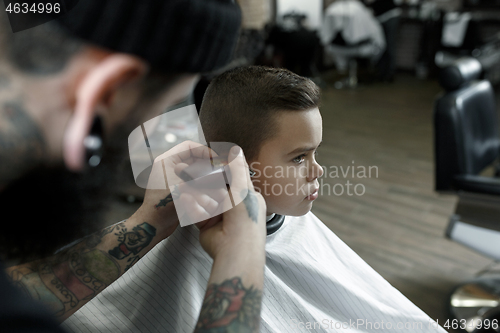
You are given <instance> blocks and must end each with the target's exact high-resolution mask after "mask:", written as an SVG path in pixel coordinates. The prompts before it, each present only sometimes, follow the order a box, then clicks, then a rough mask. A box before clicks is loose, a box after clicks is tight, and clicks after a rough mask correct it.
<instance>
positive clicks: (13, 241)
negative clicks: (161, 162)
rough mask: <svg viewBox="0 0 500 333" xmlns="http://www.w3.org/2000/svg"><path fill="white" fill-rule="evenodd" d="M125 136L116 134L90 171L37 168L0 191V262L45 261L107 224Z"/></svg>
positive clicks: (125, 145) (125, 141)
mask: <svg viewBox="0 0 500 333" xmlns="http://www.w3.org/2000/svg"><path fill="white" fill-rule="evenodd" d="M125 131H126V130H125V129H122V130H120V131H118V132H119V134H118V135H117V136H115V137H114V138H113V142H112V143H111V144H109V145H107V147H106V149H105V153H104V155H103V158H102V161H101V164H100V165H98V166H97V167H95V168H92V169H87V170H86V171H84V172H82V173H73V172H70V171H68V170H67V169H66V168H65V167H64V166H62V165H61V166H60V167H52V168H47V167H37V168H36V169H34V170H32V171H31V172H30V173H29V174H27V175H25V176H24V177H23V178H22V179H19V180H17V181H15V182H13V183H11V184H9V186H8V187H7V188H5V189H4V190H3V191H1V192H0V207H1V215H0V216H1V217H0V219H1V220H2V223H1V231H0V259H7V260H14V261H17V262H19V261H20V262H23V261H30V260H34V259H38V258H44V257H47V256H50V255H51V254H53V253H54V251H56V250H57V249H59V248H61V247H62V246H64V245H67V244H69V243H71V242H72V241H74V240H77V239H80V238H82V237H85V236H87V235H89V234H91V233H93V232H95V231H97V230H99V229H101V228H103V227H104V226H105V225H107V224H109V223H106V221H104V219H103V217H104V215H105V212H106V210H107V208H108V207H109V203H110V200H111V199H112V195H113V193H115V192H114V190H115V189H116V185H117V181H118V179H117V176H118V173H119V172H118V171H119V167H120V164H121V163H123V161H124V159H126V158H127V139H126V137H127V135H128V134H125V133H129V132H125ZM115 222H116V221H115Z"/></svg>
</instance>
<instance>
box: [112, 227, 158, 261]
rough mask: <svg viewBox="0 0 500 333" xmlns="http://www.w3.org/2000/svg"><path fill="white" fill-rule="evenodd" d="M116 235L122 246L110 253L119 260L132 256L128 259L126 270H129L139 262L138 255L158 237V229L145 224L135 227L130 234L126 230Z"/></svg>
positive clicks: (119, 245)
mask: <svg viewBox="0 0 500 333" xmlns="http://www.w3.org/2000/svg"><path fill="white" fill-rule="evenodd" d="M115 235H117V236H118V241H119V242H120V244H118V246H116V247H115V248H114V249H112V250H109V251H108V253H109V254H110V255H112V256H113V257H115V258H116V259H119V260H122V259H124V258H127V257H129V256H130V257H129V258H127V263H128V265H127V267H126V268H125V270H128V269H129V268H130V267H132V265H134V264H135V263H136V261H137V260H139V257H137V254H138V253H139V252H141V251H142V250H143V249H144V248H145V247H147V246H148V245H149V244H150V243H151V240H152V239H153V237H154V236H156V228H155V227H153V226H152V225H150V224H149V223H146V222H144V223H143V224H141V225H138V226H135V227H134V228H133V229H132V231H130V232H127V228H124V229H122V230H120V232H119V233H117V234H115ZM131 254H132V255H131Z"/></svg>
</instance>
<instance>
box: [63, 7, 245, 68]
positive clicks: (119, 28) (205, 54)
mask: <svg viewBox="0 0 500 333" xmlns="http://www.w3.org/2000/svg"><path fill="white" fill-rule="evenodd" d="M58 21H59V23H61V24H62V25H63V26H64V27H66V28H67V30H69V31H70V32H71V33H73V34H74V35H76V36H77V37H79V38H81V39H82V40H85V41H88V42H89V43H92V44H95V45H98V46H101V47H104V48H108V49H111V50H114V51H117V52H123V53H129V54H133V55H136V56H138V57H140V58H142V59H144V60H146V61H147V62H148V63H149V64H150V65H151V67H152V68H153V69H154V70H156V71H159V72H164V73H198V72H209V71H212V70H215V69H217V68H220V67H222V66H224V65H226V64H227V63H228V62H229V61H230V60H231V57H232V52H233V49H234V47H235V45H236V41H237V39H238V33H239V28H240V24H241V12H240V8H239V7H238V5H237V4H235V3H234V0H80V1H79V2H78V4H77V5H76V6H75V7H74V8H73V9H72V10H71V11H70V12H69V13H67V14H66V15H64V16H62V17H61V18H59V19H58Z"/></svg>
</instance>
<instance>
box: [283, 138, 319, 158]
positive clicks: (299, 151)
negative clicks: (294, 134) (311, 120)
mask: <svg viewBox="0 0 500 333" xmlns="http://www.w3.org/2000/svg"><path fill="white" fill-rule="evenodd" d="M322 142H323V141H321V142H320V143H319V145H318V147H319V146H321V143H322ZM318 147H300V148H297V149H294V150H293V151H291V152H289V153H288V154H287V155H292V154H297V153H303V152H306V151H311V150H314V149H316V148H318Z"/></svg>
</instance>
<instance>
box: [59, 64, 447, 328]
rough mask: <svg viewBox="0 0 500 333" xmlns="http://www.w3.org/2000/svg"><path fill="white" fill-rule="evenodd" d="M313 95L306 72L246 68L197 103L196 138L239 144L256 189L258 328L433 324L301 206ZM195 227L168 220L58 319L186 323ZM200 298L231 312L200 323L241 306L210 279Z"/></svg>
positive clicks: (73, 323)
mask: <svg viewBox="0 0 500 333" xmlns="http://www.w3.org/2000/svg"><path fill="white" fill-rule="evenodd" d="M319 97H320V94H319V89H318V87H317V86H316V85H315V84H314V83H313V82H312V81H311V80H309V79H306V78H303V77H300V76H298V75H296V74H294V73H292V72H289V71H287V70H284V69H272V68H265V67H255V66H254V67H246V68H239V69H235V70H232V71H229V72H226V73H224V74H222V75H220V76H219V77H217V78H215V79H214V80H213V81H212V83H211V84H210V86H209V88H208V90H207V92H206V94H205V96H204V100H203V104H202V108H201V112H200V122H201V125H202V128H203V131H204V134H205V138H206V141H207V142H209V143H210V142H233V143H235V144H237V145H239V146H240V147H242V149H243V151H244V153H245V157H246V158H247V161H248V164H249V166H250V169H251V173H252V174H253V177H252V180H253V182H254V186H255V187H256V189H257V190H259V191H260V192H261V194H262V195H263V196H264V198H265V200H266V204H267V215H268V223H267V227H268V228H267V229H268V236H267V240H266V257H267V258H266V268H265V282H264V292H263V302H262V312H261V325H260V327H261V332H279V333H284V332H310V331H315V332H327V331H332V332H351V331H352V332H381V331H382V332H393V331H394V332H396V331H397V332H401V331H407V332H410V331H411V332H444V330H443V329H442V328H440V327H438V326H437V325H436V323H435V322H433V321H432V320H431V319H430V318H429V317H428V316H427V315H426V314H425V313H423V312H422V311H421V310H420V309H418V308H417V307H416V306H415V305H414V304H413V303H411V302H410V301H409V300H408V299H407V298H405V297H404V296H403V295H402V294H401V293H400V292H399V291H397V290H396V289H394V288H393V287H392V286H391V285H390V284H389V283H388V282H387V281H385V280H384V279H383V278H382V277H381V276H380V275H379V274H377V273H376V272H375V271H374V270H373V269H372V268H370V266H368V265H367V264H366V263H365V262H364V261H363V260H362V259H361V258H360V257H359V256H357V255H356V254H355V253H354V252H353V251H352V250H351V249H350V248H349V247H348V246H347V245H345V244H344V243H343V242H342V241H341V240H340V239H339V238H338V237H337V236H335V234H334V233H333V232H332V231H330V230H329V229H328V228H327V227H326V226H325V225H324V224H323V223H322V222H321V221H320V220H319V219H318V218H317V217H316V216H314V214H312V213H311V212H310V210H311V207H312V205H313V201H314V200H315V199H316V198H317V196H318V193H317V191H318V188H319V184H318V180H317V178H318V177H321V175H322V173H323V171H322V168H321V167H320V165H319V164H318V163H317V161H316V156H315V154H316V150H317V148H318V146H319V145H320V143H321V138H322V119H321V115H320V112H319V109H318V105H319V99H320V98H319ZM198 237H199V230H198V229H197V228H196V226H194V225H191V226H188V227H185V228H178V229H177V230H176V232H174V234H172V236H170V237H169V238H168V239H167V240H165V241H164V242H163V243H161V244H160V245H158V246H157V247H156V248H155V249H153V250H152V251H151V252H150V253H149V254H148V255H146V256H145V257H144V258H143V259H142V260H141V261H139V262H138V263H137V264H136V265H135V266H133V267H132V268H131V269H130V270H129V271H128V272H127V273H126V274H125V275H124V276H125V277H124V278H122V279H121V280H119V281H118V282H117V283H115V284H113V285H111V286H110V287H109V288H108V289H106V290H105V291H104V292H103V293H101V294H100V295H99V296H97V297H96V299H94V300H93V301H91V302H89V303H88V305H87V306H86V307H85V308H83V309H82V310H80V311H79V312H77V313H76V314H75V315H74V316H73V317H71V318H69V319H68V320H67V321H66V322H65V323H64V326H65V327H66V328H67V329H68V330H73V331H75V332H80V331H81V328H82V327H85V328H86V329H88V330H90V331H92V332H104V331H108V330H110V331H120V332H188V331H192V330H193V328H194V327H195V324H196V322H197V319H198V313H199V310H200V308H201V306H202V301H203V298H204V290H205V289H204V288H205V286H206V284H207V281H208V278H209V275H210V267H211V265H212V262H211V259H210V257H209V256H208V255H207V254H206V253H205V252H204V251H203V250H202V249H201V247H200V245H199V242H198ZM165 267H169V269H165ZM235 297H236V298H237V297H241V302H239V303H235V302H234V299H235ZM230 300H231V301H230ZM212 301H213V302H216V303H217V304H219V306H220V309H221V311H220V313H231V314H232V315H231V316H225V317H221V318H218V317H217V316H218V313H213V314H211V315H213V317H214V318H218V320H216V321H214V322H215V324H214V325H213V329H212V330H209V331H210V332H219V331H218V330H217V328H218V325H219V324H220V325H223V324H226V323H227V322H230V321H231V320H234V318H235V317H236V316H237V315H238V310H239V307H240V306H248V302H245V295H235V293H234V288H232V286H226V287H225V288H221V289H219V290H216V291H215V293H214V297H213V298H212ZM229 306H231V307H233V309H230V310H229V311H228V307H229ZM238 319H239V320H244V318H238ZM84 331H87V330H84Z"/></svg>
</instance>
